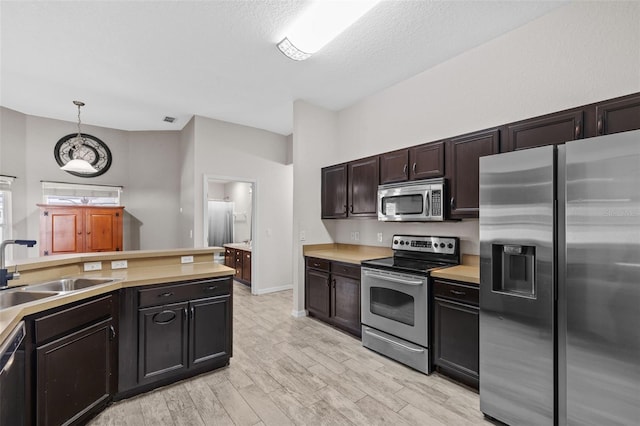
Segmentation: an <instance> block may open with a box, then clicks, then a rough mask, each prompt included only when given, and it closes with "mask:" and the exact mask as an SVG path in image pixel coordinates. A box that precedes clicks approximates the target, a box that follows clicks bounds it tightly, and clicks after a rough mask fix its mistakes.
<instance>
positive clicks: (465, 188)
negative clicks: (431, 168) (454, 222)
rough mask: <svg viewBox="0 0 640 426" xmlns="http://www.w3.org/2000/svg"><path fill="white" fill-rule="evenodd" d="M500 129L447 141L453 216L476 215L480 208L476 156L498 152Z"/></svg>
mask: <svg viewBox="0 0 640 426" xmlns="http://www.w3.org/2000/svg"><path fill="white" fill-rule="evenodd" d="M499 142H500V131H499V130H498V129H491V130H485V131H482V132H478V133H472V134H469V135H465V136H461V137H458V138H454V139H451V140H449V141H448V152H447V159H448V160H447V161H448V162H449V164H448V166H447V176H448V178H449V190H450V194H451V199H450V200H449V205H450V211H451V214H450V216H451V217H452V218H464V217H478V211H479V192H480V177H479V174H478V172H479V169H480V168H479V159H480V157H484V156H485V155H491V154H497V153H498V152H499V148H500V143H499Z"/></svg>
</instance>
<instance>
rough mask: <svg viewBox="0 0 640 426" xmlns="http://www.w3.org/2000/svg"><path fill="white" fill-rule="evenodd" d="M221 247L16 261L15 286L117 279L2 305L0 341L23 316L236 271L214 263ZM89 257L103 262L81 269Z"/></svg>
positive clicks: (82, 254)
mask: <svg viewBox="0 0 640 426" xmlns="http://www.w3.org/2000/svg"><path fill="white" fill-rule="evenodd" d="M223 250H224V249H223V248H222V247H210V248H206V249H178V250H152V251H131V252H126V251H122V252H109V253H95V254H94V253H81V254H77V255H64V256H51V257H46V258H35V259H33V260H32V261H31V262H30V261H28V260H25V261H21V262H17V264H18V268H19V270H20V271H23V272H22V274H23V277H22V278H21V279H20V280H19V281H15V282H13V281H10V284H12V285H13V286H16V285H21V284H35V283H40V282H46V281H49V280H54V279H59V278H73V277H92V278H114V279H117V280H118V281H116V282H113V283H108V284H101V285H96V286H92V287H89V288H86V289H82V290H77V291H73V292H66V293H60V294H58V295H52V296H51V297H47V298H46V299H40V300H37V301H33V302H29V303H24V304H20V305H16V306H13V307H9V308H5V309H0V342H1V341H2V340H4V339H5V337H7V335H8V333H10V331H11V330H12V329H13V327H14V326H15V325H16V324H18V322H19V321H21V320H22V318H24V317H25V316H27V315H31V314H34V313H37V312H41V311H45V310H47V309H51V308H56V307H58V306H62V305H65V304H68V303H72V302H76V301H79V300H83V299H86V298H89V297H93V296H97V295H100V294H104V293H109V292H112V291H115V290H119V289H121V288H126V287H137V286H145V285H153V284H161V283H169V282H177V281H186V280H194V279H206V278H216V277H224V276H230V275H233V274H234V273H235V270H234V269H232V268H229V267H226V266H224V265H222V264H219V263H214V261H213V254H214V253H218V252H222V251H223ZM182 256H193V258H194V263H184V264H183V263H182ZM111 260H127V262H128V264H129V266H128V267H127V268H126V269H111V262H110V261H111ZM87 261H89V262H102V266H103V269H102V270H100V271H91V272H83V270H82V264H83V263H84V262H87ZM103 261H104V262H103ZM27 288H28V287H27ZM9 291H10V290H9Z"/></svg>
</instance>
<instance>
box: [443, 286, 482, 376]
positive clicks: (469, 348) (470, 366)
mask: <svg viewBox="0 0 640 426" xmlns="http://www.w3.org/2000/svg"><path fill="white" fill-rule="evenodd" d="M433 290H434V303H433V307H434V333H433V362H434V365H435V367H436V369H437V370H438V371H440V372H441V373H443V374H445V375H448V376H451V377H452V378H454V379H456V380H458V381H460V382H463V383H465V384H467V385H469V386H471V387H474V388H476V389H477V388H478V385H479V355H478V354H479V313H480V310H479V307H478V288H477V286H475V288H474V286H473V285H472V284H463V283H458V282H453V281H440V280H435V281H434V289H433Z"/></svg>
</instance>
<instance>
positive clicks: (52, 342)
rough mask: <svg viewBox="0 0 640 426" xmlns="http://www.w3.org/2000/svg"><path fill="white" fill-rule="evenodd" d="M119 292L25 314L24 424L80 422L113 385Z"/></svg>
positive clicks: (98, 405) (101, 403) (110, 393)
mask: <svg viewBox="0 0 640 426" xmlns="http://www.w3.org/2000/svg"><path fill="white" fill-rule="evenodd" d="M117 305H118V303H117V294H115V293H114V294H110V295H106V296H99V297H97V298H94V299H93V300H89V301H83V302H80V303H76V304H74V305H71V306H65V307H63V308H57V309H53V310H50V311H45V312H42V313H39V314H36V315H34V316H32V317H29V318H27V327H28V335H29V337H28V341H30V343H28V344H27V354H26V355H27V362H28V364H27V365H32V366H34V367H35V368H34V369H33V370H31V371H29V372H28V374H27V389H28V391H27V395H29V394H30V395H32V397H31V398H30V399H28V400H27V406H28V413H27V417H28V421H27V424H37V425H62V424H64V425H71V424H84V423H85V422H86V421H87V419H88V418H90V417H91V416H93V415H95V414H96V413H97V412H99V411H100V410H102V409H103V408H104V407H105V406H106V405H107V404H108V403H110V402H111V400H112V397H113V395H114V393H115V391H116V389H117V339H116V335H117V328H118V321H117Z"/></svg>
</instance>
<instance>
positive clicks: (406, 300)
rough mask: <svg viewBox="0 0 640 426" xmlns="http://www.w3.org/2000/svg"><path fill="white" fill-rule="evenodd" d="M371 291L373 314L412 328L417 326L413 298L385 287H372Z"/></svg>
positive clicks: (370, 307) (371, 309)
mask: <svg viewBox="0 0 640 426" xmlns="http://www.w3.org/2000/svg"><path fill="white" fill-rule="evenodd" d="M370 290H371V294H370V296H371V299H370V306H369V310H370V311H371V313H372V314H376V315H379V316H381V317H385V318H388V319H390V320H393V321H398V322H401V323H403V324H407V325H410V326H412V327H413V326H414V325H415V315H414V310H415V300H414V298H413V296H410V295H408V294H406V293H403V292H400V291H397V290H393V289H389V288H384V287H371V289H370Z"/></svg>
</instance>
